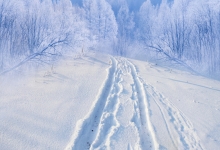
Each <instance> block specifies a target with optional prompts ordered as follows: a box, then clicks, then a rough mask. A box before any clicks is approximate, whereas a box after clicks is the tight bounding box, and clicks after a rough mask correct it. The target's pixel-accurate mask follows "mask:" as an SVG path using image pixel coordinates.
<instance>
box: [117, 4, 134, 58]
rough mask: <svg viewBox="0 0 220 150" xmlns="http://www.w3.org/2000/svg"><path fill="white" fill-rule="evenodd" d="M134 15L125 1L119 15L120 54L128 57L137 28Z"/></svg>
mask: <svg viewBox="0 0 220 150" xmlns="http://www.w3.org/2000/svg"><path fill="white" fill-rule="evenodd" d="M133 19H134V14H133V13H131V12H130V11H129V8H128V4H127V2H126V1H124V2H123V3H122V5H121V7H120V9H119V11H118V14H117V23H118V47H117V50H118V54H119V55H121V56H123V55H124V56H125V55H126V51H127V48H128V45H129V42H130V40H131V38H132V37H133V33H134V32H133V30H134V27H135V23H134V20H133Z"/></svg>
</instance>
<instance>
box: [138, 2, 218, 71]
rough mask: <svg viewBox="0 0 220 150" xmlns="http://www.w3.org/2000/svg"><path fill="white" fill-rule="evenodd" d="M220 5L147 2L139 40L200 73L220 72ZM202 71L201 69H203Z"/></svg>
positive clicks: (142, 10) (140, 24)
mask: <svg viewBox="0 0 220 150" xmlns="http://www.w3.org/2000/svg"><path fill="white" fill-rule="evenodd" d="M219 8H220V2H219V1H218V0H212V1H206V0H193V1H192V0H184V1H183V0H174V2H173V3H170V4H169V3H167V1H165V0H163V1H162V3H161V5H160V6H153V5H152V4H151V3H150V2H149V1H147V2H145V3H144V4H143V5H142V7H141V9H140V11H139V32H140V37H139V39H140V40H141V41H143V42H144V43H145V45H147V46H148V47H149V48H154V49H156V50H159V51H161V52H163V53H165V54H167V55H168V56H169V57H170V58H173V59H178V60H182V61H184V62H186V63H188V64H189V65H191V66H192V67H194V68H195V69H197V70H198V71H204V72H209V73H219V72H220V9H219ZM201 69H202V70H201Z"/></svg>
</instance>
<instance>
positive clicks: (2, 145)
mask: <svg viewBox="0 0 220 150" xmlns="http://www.w3.org/2000/svg"><path fill="white" fill-rule="evenodd" d="M219 148H220V82H219V81H217V80H213V79H209V78H205V77H202V76H199V75H195V74H192V73H190V72H188V71H185V70H183V69H178V68H177V69H175V68H173V67H172V68H171V67H169V65H164V64H160V63H159V64H158V63H152V62H146V61H138V60H133V59H127V58H123V57H115V56H108V55H104V54H98V53H88V54H87V55H86V56H82V57H81V56H80V57H78V56H75V55H73V56H65V57H64V58H63V59H62V60H61V61H59V62H58V63H56V64H54V67H53V69H51V67H49V66H48V68H41V69H39V70H38V71H36V72H35V73H29V74H28V73H26V74H25V75H24V74H22V75H19V74H18V75H16V76H15V75H13V76H12V75H7V74H6V75H4V76H0V149H2V150H10V149H11V150H12V149H13V150H14V149H18V150H23V149H31V150H33V149H41V150H44V149H45V150H47V149H66V150H69V149H70V150H71V149H73V150H84V149H91V150H92V149H112V150H123V149H126V150H132V149H133V150H138V149H143V150H146V149H147V150H148V149H160V150H164V149H168V150H175V149H178V150H181V149H193V150H194V149H199V150H200V149H207V150H209V149H219Z"/></svg>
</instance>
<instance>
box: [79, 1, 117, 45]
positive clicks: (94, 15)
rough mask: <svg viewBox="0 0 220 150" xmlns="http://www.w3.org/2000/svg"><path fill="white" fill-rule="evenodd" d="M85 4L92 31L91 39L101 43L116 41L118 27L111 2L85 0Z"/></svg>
mask: <svg viewBox="0 0 220 150" xmlns="http://www.w3.org/2000/svg"><path fill="white" fill-rule="evenodd" d="M83 6H84V9H85V12H86V18H87V21H88V27H89V29H90V33H91V36H90V39H91V40H95V41H96V42H98V43H99V44H100V43H102V42H104V43H105V44H106V43H108V44H109V43H113V42H115V40H116V35H117V29H118V27H117V23H116V19H115V16H114V12H113V11H112V9H111V6H110V5H109V3H107V2H106V1H105V0H85V1H84V3H83Z"/></svg>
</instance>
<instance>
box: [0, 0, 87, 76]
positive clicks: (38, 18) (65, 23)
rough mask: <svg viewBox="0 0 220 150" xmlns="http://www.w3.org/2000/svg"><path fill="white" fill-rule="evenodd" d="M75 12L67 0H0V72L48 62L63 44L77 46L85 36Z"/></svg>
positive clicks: (82, 24)
mask: <svg viewBox="0 0 220 150" xmlns="http://www.w3.org/2000/svg"><path fill="white" fill-rule="evenodd" d="M77 11H80V9H78V10H76V8H74V7H72V4H71V2H70V1H69V0H62V1H51V0H33V1H26V0H19V1H16V0H0V72H2V71H7V70H8V69H9V70H10V68H11V69H13V67H14V68H16V67H18V66H19V65H22V64H24V63H26V62H27V61H29V60H33V61H37V62H45V63H48V62H49V61H51V60H52V59H54V58H55V57H57V56H58V55H60V52H61V51H60V49H61V48H62V47H64V46H66V45H69V46H77V44H79V43H80V42H82V41H83V40H84V39H83V37H86V33H85V30H83V28H84V26H85V25H84V23H82V20H81V19H80V15H78V14H80V13H79V12H77ZM76 12H77V14H76Z"/></svg>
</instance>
